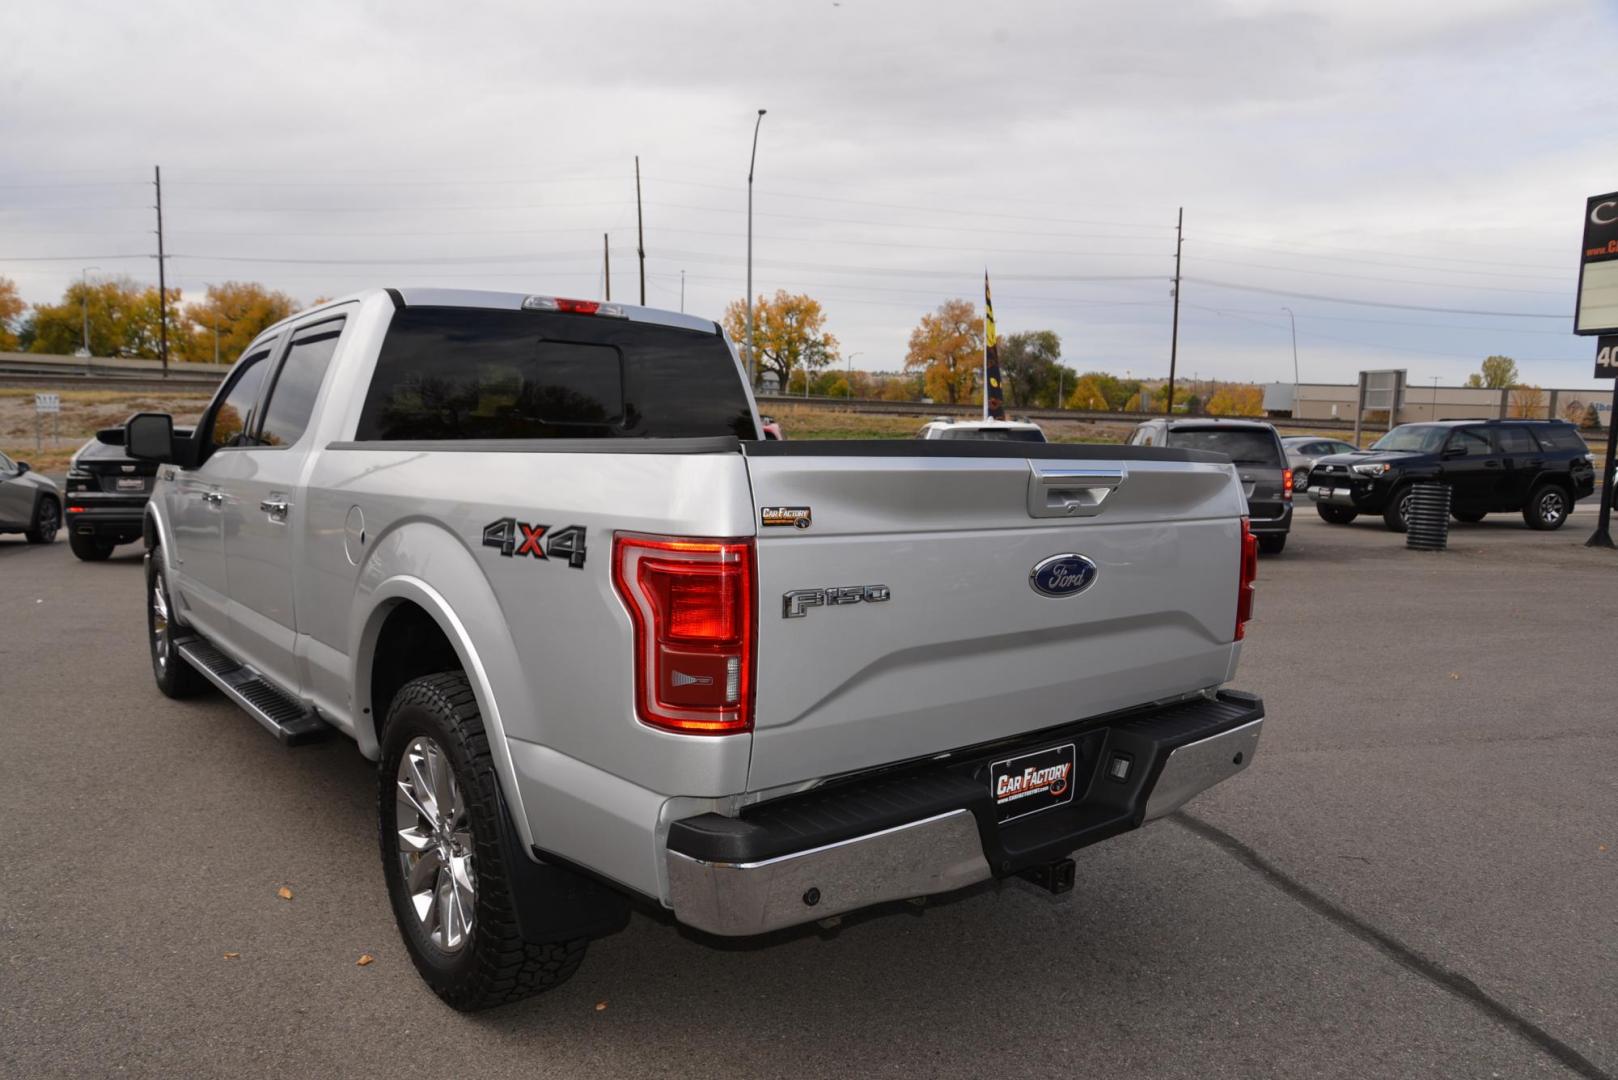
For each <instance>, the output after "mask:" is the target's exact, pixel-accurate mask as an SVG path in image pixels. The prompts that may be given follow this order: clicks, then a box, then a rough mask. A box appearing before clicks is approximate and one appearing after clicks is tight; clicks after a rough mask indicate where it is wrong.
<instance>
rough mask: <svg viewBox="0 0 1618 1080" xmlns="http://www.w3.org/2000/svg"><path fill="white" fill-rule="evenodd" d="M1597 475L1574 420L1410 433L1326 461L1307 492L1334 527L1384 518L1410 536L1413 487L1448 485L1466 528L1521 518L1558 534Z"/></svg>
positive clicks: (1443, 424) (1420, 428)
mask: <svg viewBox="0 0 1618 1080" xmlns="http://www.w3.org/2000/svg"><path fill="white" fill-rule="evenodd" d="M1595 475H1596V474H1595V463H1594V462H1593V461H1592V460H1591V458H1590V448H1589V447H1588V446H1586V445H1585V444H1584V440H1583V439H1582V438H1580V437H1579V431H1578V429H1577V428H1575V427H1574V426H1573V425H1572V424H1569V423H1568V422H1566V421H1565V420H1441V421H1437V422H1434V423H1427V424H1401V425H1399V426H1398V427H1396V428H1394V429H1393V430H1392V431H1390V432H1388V433H1387V434H1386V435H1384V436H1382V437H1381V438H1380V439H1378V440H1377V441H1376V442H1374V443H1372V444H1371V446H1370V448H1369V449H1366V450H1356V451H1354V452H1353V453H1348V454H1333V455H1331V456H1329V457H1324V458H1321V459H1320V460H1319V461H1317V462H1315V467H1314V469H1313V470H1312V471H1311V472H1310V474H1309V489H1308V491H1309V497H1310V498H1311V499H1314V500H1315V508H1316V510H1317V511H1319V513H1320V516H1321V517H1322V518H1324V519H1325V520H1326V521H1329V522H1331V523H1332V524H1334V525H1346V524H1348V523H1349V522H1351V521H1353V520H1354V519H1355V518H1356V517H1358V516H1359V515H1360V514H1381V515H1382V521H1383V523H1384V524H1386V525H1387V527H1388V528H1390V529H1392V530H1393V531H1394V532H1404V531H1405V530H1406V529H1407V528H1408V527H1409V521H1410V494H1411V486H1412V485H1413V484H1415V483H1416V482H1417V481H1420V480H1441V481H1443V482H1444V483H1446V484H1448V485H1449V486H1450V489H1451V494H1450V512H1451V513H1452V514H1453V515H1454V516H1455V519H1456V520H1457V521H1466V522H1476V521H1482V520H1483V518H1484V516H1485V515H1487V514H1491V513H1496V512H1504V511H1521V512H1522V516H1523V520H1524V521H1526V522H1527V523H1528V526H1529V527H1530V528H1533V529H1559V528H1561V527H1562V525H1563V524H1564V523H1565V522H1566V521H1567V516H1568V514H1569V512H1571V511H1572V509H1573V506H1574V504H1575V503H1576V502H1578V500H1580V499H1583V498H1588V497H1589V496H1590V495H1591V494H1593V493H1594V491H1595Z"/></svg>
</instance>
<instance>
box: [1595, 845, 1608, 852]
mask: <svg viewBox="0 0 1618 1080" xmlns="http://www.w3.org/2000/svg"><path fill="white" fill-rule="evenodd" d="M1596 850H1597V851H1606V850H1607V845H1606V844H1597V845H1596Z"/></svg>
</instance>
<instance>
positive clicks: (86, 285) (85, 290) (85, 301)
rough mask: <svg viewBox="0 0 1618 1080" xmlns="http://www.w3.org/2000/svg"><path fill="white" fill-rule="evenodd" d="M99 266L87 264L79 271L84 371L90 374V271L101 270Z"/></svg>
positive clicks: (81, 342)
mask: <svg viewBox="0 0 1618 1080" xmlns="http://www.w3.org/2000/svg"><path fill="white" fill-rule="evenodd" d="M99 269H101V267H99V266H86V267H84V268H83V269H82V270H80V271H79V302H80V303H81V304H82V305H83V308H84V337H83V338H82V339H81V341H80V344H81V345H83V346H84V373H85V374H86V375H88V374H90V356H91V355H92V354H91V352H90V271H92V270H99Z"/></svg>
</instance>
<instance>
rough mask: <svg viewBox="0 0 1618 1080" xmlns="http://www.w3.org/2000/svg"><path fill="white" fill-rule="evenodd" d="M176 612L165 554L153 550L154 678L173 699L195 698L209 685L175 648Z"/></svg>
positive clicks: (149, 567)
mask: <svg viewBox="0 0 1618 1080" xmlns="http://www.w3.org/2000/svg"><path fill="white" fill-rule="evenodd" d="M173 611H174V604H173V602H172V601H171V600H170V598H169V584H168V578H167V575H166V574H164V572H163V553H162V551H161V550H159V549H157V548H153V549H152V550H151V551H150V552H149V553H147V556H146V637H147V640H148V642H149V643H150V645H151V649H152V678H153V679H155V680H156V681H157V688H158V689H159V690H161V691H163V693H165V694H167V695H168V696H169V697H171V698H187V697H193V696H194V695H196V694H198V693H201V692H202V691H203V690H204V689H205V688H206V687H207V686H208V680H206V679H204V678H203V677H202V676H201V675H200V674H198V673H197V669H196V668H194V667H192V666H191V665H190V664H188V663H186V661H185V658H184V657H182V656H181V655H180V654H179V652H178V651H177V650H176V649H175V648H174V636H175V631H176V630H177V629H178V627H177V626H176V625H175V623H174V619H173V614H172V613H173Z"/></svg>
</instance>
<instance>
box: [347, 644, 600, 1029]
mask: <svg viewBox="0 0 1618 1080" xmlns="http://www.w3.org/2000/svg"><path fill="white" fill-rule="evenodd" d="M377 788H378V798H377V814H378V821H379V825H380V830H379V832H380V837H379V838H380V840H381V846H382V870H383V874H384V876H385V877H386V879H387V884H388V897H389V899H390V900H391V901H392V902H393V916H394V919H395V920H396V921H397V922H398V924H399V935H400V936H401V937H402V938H403V939H404V944H405V949H406V950H407V951H408V952H409V953H410V959H411V960H412V961H413V962H414V963H415V965H416V971H417V972H419V973H420V975H421V977H422V979H423V980H425V981H426V983H427V985H428V986H430V987H432V989H433V992H434V993H435V994H437V995H438V996H439V997H441V998H443V999H444V1001H445V1002H446V1003H447V1004H449V1005H451V1006H453V1007H454V1008H456V1009H460V1010H462V1011H466V1012H470V1011H472V1010H475V1009H486V1008H489V1007H491V1006H494V1005H503V1004H505V1003H507V1002H511V1001H517V1000H519V999H521V998H525V997H528V996H529V995H531V994H537V993H540V992H541V991H544V990H549V989H552V988H553V987H556V986H560V985H561V984H562V983H564V982H566V981H567V980H568V979H569V978H570V977H571V976H572V975H573V972H574V971H575V970H576V969H577V968H578V966H579V963H580V962H581V961H582V960H583V959H584V951H585V948H586V946H587V945H588V944H589V941H588V939H586V938H578V939H575V940H572V941H564V942H558V943H555V944H548V945H534V944H531V943H529V942H528V941H526V940H524V938H523V936H522V934H521V931H520V930H519V929H518V926H517V919H516V912H515V897H514V895H513V891H512V887H511V879H510V875H509V873H508V872H507V869H506V866H505V862H504V859H503V857H502V852H501V846H500V836H499V828H500V825H499V816H498V815H499V814H500V812H501V810H500V801H499V797H498V795H497V788H496V782H495V776H494V765H493V761H492V758H491V756H490V752H489V738H488V735H487V734H485V733H484V730H483V718H482V716H481V714H480V713H479V712H478V706H477V700H476V698H475V697H474V696H473V694H472V688H471V686H470V684H469V683H468V682H467V680H466V676H465V675H463V674H461V673H460V672H458V671H453V672H444V673H443V674H439V675H428V676H424V677H423V678H419V679H415V680H412V681H411V682H408V683H406V684H405V685H404V687H403V688H402V689H401V690H400V691H399V693H398V694H397V695H395V697H394V699H393V704H392V707H391V708H390V709H389V710H388V722H387V727H386V728H385V729H384V732H383V736H382V760H381V762H380V763H379V764H378V771H377Z"/></svg>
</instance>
